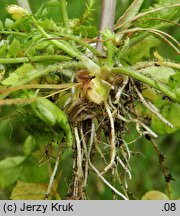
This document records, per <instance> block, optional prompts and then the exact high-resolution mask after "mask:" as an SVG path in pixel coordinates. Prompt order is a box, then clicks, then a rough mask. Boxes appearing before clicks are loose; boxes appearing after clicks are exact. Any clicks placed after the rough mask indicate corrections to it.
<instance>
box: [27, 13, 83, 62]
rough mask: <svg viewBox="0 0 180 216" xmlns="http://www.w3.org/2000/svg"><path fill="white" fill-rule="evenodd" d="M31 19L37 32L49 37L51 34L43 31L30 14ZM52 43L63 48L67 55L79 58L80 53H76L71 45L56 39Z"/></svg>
mask: <svg viewBox="0 0 180 216" xmlns="http://www.w3.org/2000/svg"><path fill="white" fill-rule="evenodd" d="M31 18H32V21H33V23H34V24H35V25H36V27H37V29H38V30H39V32H40V33H41V34H42V35H43V36H44V37H45V38H47V39H50V38H51V36H50V35H49V34H48V33H47V32H45V31H44V29H43V28H42V27H41V26H40V25H39V24H38V22H37V20H36V19H35V18H34V17H33V16H32V17H31ZM52 43H53V44H54V45H55V46H57V47H58V48H59V49H61V50H63V51H64V52H66V53H67V54H68V55H70V56H72V57H77V58H78V59H81V55H80V53H78V52H77V51H75V50H74V49H73V47H71V46H70V45H69V46H66V45H65V44H63V43H61V42H60V41H56V40H53V41H52Z"/></svg>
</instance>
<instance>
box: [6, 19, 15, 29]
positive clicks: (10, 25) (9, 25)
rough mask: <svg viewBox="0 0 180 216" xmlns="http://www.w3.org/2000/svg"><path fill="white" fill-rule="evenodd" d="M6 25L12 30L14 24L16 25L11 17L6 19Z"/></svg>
mask: <svg viewBox="0 0 180 216" xmlns="http://www.w3.org/2000/svg"><path fill="white" fill-rule="evenodd" d="M4 25H5V28H6V29H7V30H11V29H12V27H13V25H14V21H13V20H11V19H9V18H7V19H6V20H5V23H4Z"/></svg>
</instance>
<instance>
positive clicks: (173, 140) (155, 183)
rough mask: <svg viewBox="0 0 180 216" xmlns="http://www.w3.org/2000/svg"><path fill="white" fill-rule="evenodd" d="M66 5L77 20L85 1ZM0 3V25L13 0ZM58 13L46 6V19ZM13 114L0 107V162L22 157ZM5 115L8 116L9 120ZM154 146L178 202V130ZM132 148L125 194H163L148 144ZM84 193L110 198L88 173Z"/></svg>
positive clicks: (121, 2) (21, 134)
mask: <svg viewBox="0 0 180 216" xmlns="http://www.w3.org/2000/svg"><path fill="white" fill-rule="evenodd" d="M47 2H49V1H48V0H43V1H37V0H29V3H30V6H31V9H32V11H33V12H35V11H36V10H37V9H38V8H39V7H40V6H41V5H42V4H46V3H47ZM67 2H68V15H69V17H70V18H78V17H80V16H81V14H82V13H83V11H84V9H85V1H76V0H68V1H67ZM131 2H132V1H128V0H117V13H116V19H117V18H118V17H119V16H120V15H121V14H122V13H123V12H124V11H125V9H127V7H128V6H129V5H130V3H131ZM155 2H156V1H153V0H147V1H146V0H145V1H144V4H143V7H142V9H146V8H148V7H149V6H151V5H152V4H153V3H155ZM0 4H1V5H0V20H1V21H2V22H4V21H5V19H6V18H7V17H9V18H10V16H9V15H7V13H6V10H5V7H6V5H8V4H16V1H15V0H14V1H13V0H1V2H0ZM95 8H96V9H95V11H94V13H93V25H95V26H96V27H98V26H99V17H100V8H101V0H97V3H96V7H95ZM59 13H60V10H59V8H58V7H57V6H52V7H49V13H48V16H49V17H51V18H52V19H54V20H55V21H58V22H60V21H61V17H60V16H59ZM170 31H171V33H172V34H173V36H174V37H175V38H178V37H179V35H180V33H179V30H177V29H176V28H173V29H172V28H171V29H170ZM160 49H161V54H162V55H165V56H166V57H167V58H171V56H172V53H171V51H170V50H168V52H167V49H168V48H167V47H166V45H162V47H161V48H160ZM13 113H14V109H13V107H8V106H6V107H0V160H2V159H4V158H6V157H10V156H17V155H22V154H23V148H22V146H23V144H24V142H25V139H26V137H27V136H28V133H27V132H26V131H25V130H24V126H23V122H22V119H21V118H18V117H17V113H14V117H13ZM9 114H11V115H10V117H9ZM177 118H179V116H177ZM136 137H137V134H136V132H135V131H134V130H133V128H132V129H131V130H130V132H129V134H128V137H127V142H128V141H129V142H130V141H132V140H134V139H135V138H136ZM158 144H159V146H160V149H161V151H162V152H163V153H164V155H165V157H166V165H167V167H168V169H169V172H170V173H171V174H172V176H173V178H174V179H175V180H174V181H172V189H173V197H174V199H178V198H179V197H180V131H177V132H176V133H173V134H168V135H163V136H160V137H159V140H158ZM133 148H134V149H135V151H136V152H139V154H138V153H137V154H134V156H133V157H132V159H131V168H132V180H130V181H128V185H129V188H128V191H129V192H132V194H133V195H134V196H135V197H137V199H141V197H142V195H143V194H144V193H145V192H147V191H149V190H159V191H161V192H164V193H166V188H165V181H164V176H163V174H162V172H161V169H160V166H159V162H158V157H157V155H156V152H155V150H154V148H153V146H152V144H151V143H150V142H149V141H148V140H146V139H145V138H141V139H138V140H137V141H136V142H135V143H134V144H133ZM67 163H68V162H67V161H64V162H63V163H62V164H61V166H62V167H63V165H66V164H67ZM66 167H67V166H66ZM30 169H31V167H29V172H30V175H31V170H30ZM37 169H38V166H37ZM65 172H66V173H64V175H66V174H68V173H69V172H71V170H68V168H67V170H66V171H65ZM0 175H1V173H0ZM0 178H1V177H0ZM9 178H11V176H9ZM94 179H95V181H94ZM31 180H32V181H33V177H32V176H31V179H30V180H29V181H31ZM13 187H14V185H12V186H11V187H8V188H3V189H2V188H0V199H9V197H10V193H11V190H12V188H13ZM60 188H61V194H62V197H63V195H65V190H64V189H63V188H67V182H65V181H63V182H61V183H60ZM87 193H88V194H89V197H88V198H89V199H109V197H111V196H112V192H111V190H110V189H109V188H107V187H106V186H105V185H104V184H103V183H102V182H101V181H100V180H99V179H98V178H96V177H95V176H94V174H90V179H89V182H88V188H87Z"/></svg>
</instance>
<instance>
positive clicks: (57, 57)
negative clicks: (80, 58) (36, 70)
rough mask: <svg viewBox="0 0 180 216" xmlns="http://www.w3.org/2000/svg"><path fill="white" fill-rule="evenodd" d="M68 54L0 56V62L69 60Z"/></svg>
mask: <svg viewBox="0 0 180 216" xmlns="http://www.w3.org/2000/svg"><path fill="white" fill-rule="evenodd" d="M69 60H71V58H70V57H68V56H62V55H48V56H32V57H20V58H0V64H18V63H29V62H42V61H45V62H47V61H69Z"/></svg>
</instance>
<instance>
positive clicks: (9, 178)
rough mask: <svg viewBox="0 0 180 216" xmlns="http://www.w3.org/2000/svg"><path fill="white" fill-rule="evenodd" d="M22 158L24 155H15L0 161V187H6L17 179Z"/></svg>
mask: <svg viewBox="0 0 180 216" xmlns="http://www.w3.org/2000/svg"><path fill="white" fill-rule="evenodd" d="M24 160H25V157H24V156H16V157H7V158H6V159H4V160H1V161H0V188H5V187H8V186H10V185H11V184H13V183H14V182H15V181H16V180H17V179H18V177H19V175H20V174H21V170H22V164H23V162H24Z"/></svg>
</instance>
